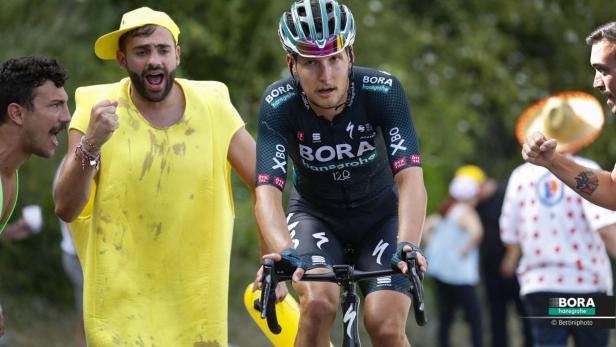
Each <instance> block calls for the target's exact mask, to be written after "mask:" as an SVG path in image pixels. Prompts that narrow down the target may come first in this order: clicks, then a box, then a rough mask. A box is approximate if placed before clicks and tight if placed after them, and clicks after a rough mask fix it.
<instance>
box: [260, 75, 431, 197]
mask: <svg viewBox="0 0 616 347" xmlns="http://www.w3.org/2000/svg"><path fill="white" fill-rule="evenodd" d="M289 156H290V157H291V159H292V160H293V183H294V186H295V188H296V189H297V191H298V193H299V194H300V195H301V196H302V197H303V198H305V199H307V200H308V201H312V202H314V203H318V204H320V205H322V206H337V207H356V206H360V205H363V204H365V203H367V202H369V201H370V200H372V199H374V198H375V197H376V196H378V195H379V193H380V192H382V191H383V190H385V189H388V188H390V187H391V186H392V185H393V175H392V174H391V173H390V170H391V172H392V173H393V174H394V175H395V174H396V173H397V172H399V171H400V170H402V169H404V168H407V167H410V166H421V157H420V154H419V145H418V141H417V135H416V133H415V128H414V126H413V122H412V119H411V114H410V110H409V107H408V103H407V101H406V96H405V94H404V90H403V88H402V86H401V84H400V82H399V81H398V80H397V79H396V78H395V77H394V76H392V75H390V74H387V73H385V72H381V71H377V70H374V69H369V68H363V67H353V70H352V73H351V77H350V83H349V95H348V98H347V101H346V105H345V108H344V110H343V111H342V113H340V114H338V115H337V116H336V117H335V118H334V119H333V121H332V122H330V121H328V120H327V119H325V118H323V117H319V116H317V115H316V114H315V113H314V111H313V110H312V109H311V108H310V105H309V103H308V100H307V98H306V96H305V94H304V93H303V91H302V90H301V88H300V86H299V84H297V83H296V82H295V80H294V79H292V78H289V79H286V80H281V81H278V82H276V83H274V84H272V85H271V86H270V87H268V88H267V90H266V91H265V94H264V96H263V99H262V102H261V111H260V119H259V135H258V139H257V173H256V185H257V186H259V185H263V184H270V185H273V186H275V187H277V188H279V189H280V190H284V186H285V184H286V180H287V166H288V165H287V158H288V157H289ZM388 164H389V165H388ZM388 167H389V169H388Z"/></svg>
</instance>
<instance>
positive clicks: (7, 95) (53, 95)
mask: <svg viewBox="0 0 616 347" xmlns="http://www.w3.org/2000/svg"><path fill="white" fill-rule="evenodd" d="M65 82H66V73H65V71H64V70H63V69H62V68H61V67H60V66H59V65H58V62H57V61H56V60H55V59H50V58H45V57H22V58H16V59H9V60H7V61H5V62H4V63H2V64H1V65H0V207H1V210H0V233H2V230H3V229H4V227H5V226H6V224H7V222H8V221H9V219H10V217H11V214H12V213H13V209H14V208H15V203H16V202H17V192H18V190H19V175H18V173H17V170H18V169H19V167H20V166H21V165H22V164H23V163H24V162H25V161H26V160H27V159H28V158H30V156H31V155H32V154H35V155H37V156H40V157H43V158H50V157H51V156H53V154H54V153H55V151H56V148H57V147H58V143H59V141H58V134H59V133H60V132H61V131H63V130H64V129H66V126H67V125H68V123H69V121H70V120H71V118H70V113H69V111H68V106H67V101H68V95H67V94H66V91H65V90H64V83H65ZM2 335H4V318H3V315H2V309H1V308H0V336H2Z"/></svg>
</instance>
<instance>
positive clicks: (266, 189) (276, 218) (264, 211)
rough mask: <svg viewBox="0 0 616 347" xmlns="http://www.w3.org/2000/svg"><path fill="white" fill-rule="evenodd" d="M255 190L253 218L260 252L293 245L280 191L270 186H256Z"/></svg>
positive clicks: (274, 250)
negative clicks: (255, 221)
mask: <svg viewBox="0 0 616 347" xmlns="http://www.w3.org/2000/svg"><path fill="white" fill-rule="evenodd" d="M256 192H257V193H256V203H255V218H256V219H257V225H258V227H259V231H260V238H259V239H260V241H261V245H260V249H261V252H262V254H266V253H272V252H281V251H282V250H284V249H287V248H290V247H293V243H292V242H291V237H290V236H289V232H288V229H287V222H286V218H285V215H284V210H283V208H282V193H281V192H280V191H278V190H277V189H276V188H274V187H272V186H260V187H257V190H256Z"/></svg>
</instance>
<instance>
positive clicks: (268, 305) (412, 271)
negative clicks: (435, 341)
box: [255, 252, 427, 334]
mask: <svg viewBox="0 0 616 347" xmlns="http://www.w3.org/2000/svg"><path fill="white" fill-rule="evenodd" d="M416 261H417V258H416V255H415V252H407V253H406V264H407V266H408V274H407V276H408V278H409V281H410V282H411V288H410V292H411V296H412V298H413V300H412V304H413V311H414V313H415V321H416V322H417V324H418V325H420V326H424V325H426V323H427V319H426V312H425V303H424V295H423V285H422V280H423V273H421V271H419V269H418V265H417V262H416ZM389 275H394V276H396V275H403V274H402V273H401V272H400V270H397V269H396V270H394V269H391V270H377V271H361V270H355V269H354V268H353V267H352V266H350V265H334V266H333V272H328V273H320V274H304V276H302V279H301V280H302V281H313V282H333V283H338V284H342V283H349V282H357V281H361V280H364V279H368V278H375V277H381V276H389ZM291 276H292V274H288V273H285V272H284V271H282V270H281V269H277V268H276V266H275V263H274V261H273V260H272V259H265V261H264V262H263V287H262V289H261V299H260V302H258V303H257V302H255V308H256V309H260V311H261V319H263V318H266V319H267V326H268V327H269V329H270V331H271V332H272V333H274V334H279V333H280V331H281V328H280V325H279V324H278V319H277V317H276V308H275V305H276V286H277V285H278V282H280V281H288V280H290V279H291Z"/></svg>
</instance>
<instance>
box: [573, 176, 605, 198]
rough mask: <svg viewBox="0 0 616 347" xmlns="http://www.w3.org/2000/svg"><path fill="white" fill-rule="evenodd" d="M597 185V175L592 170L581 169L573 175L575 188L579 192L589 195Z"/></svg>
mask: <svg viewBox="0 0 616 347" xmlns="http://www.w3.org/2000/svg"><path fill="white" fill-rule="evenodd" d="M598 187H599V177H597V175H595V174H594V173H593V172H592V171H582V172H580V173H579V174H578V175H577V176H575V188H576V189H577V190H578V191H579V192H580V193H584V194H587V195H591V194H592V193H593V192H594V191H595V190H596V189H597V188H598Z"/></svg>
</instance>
